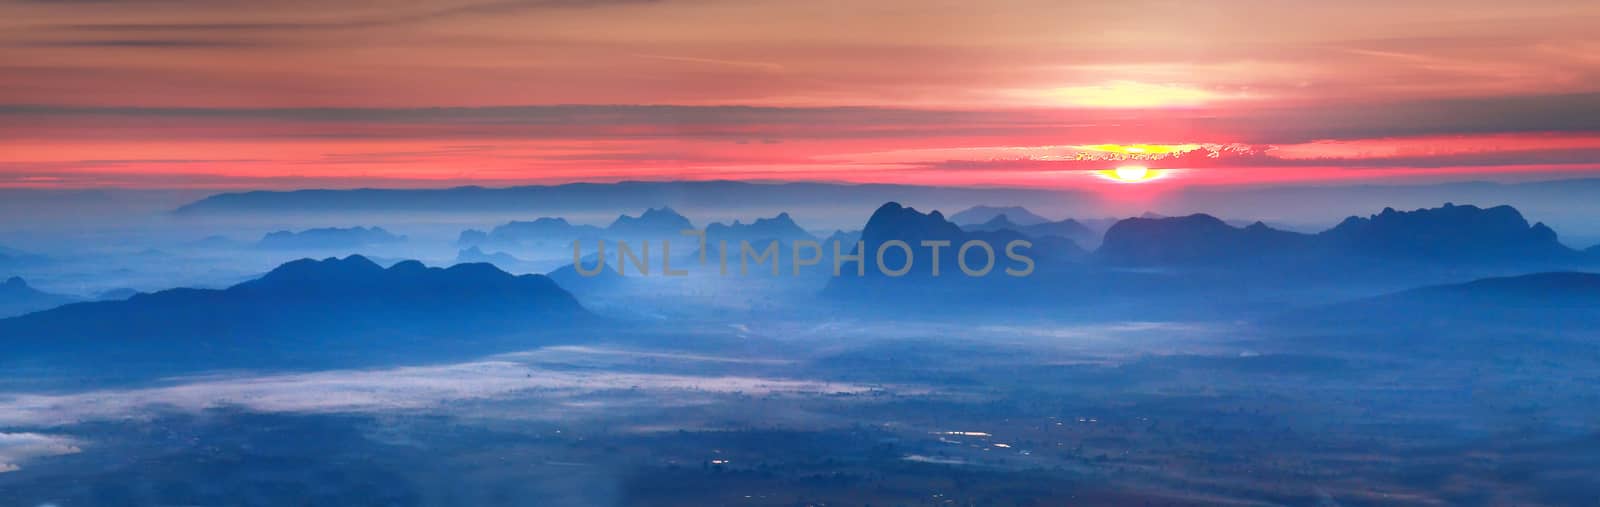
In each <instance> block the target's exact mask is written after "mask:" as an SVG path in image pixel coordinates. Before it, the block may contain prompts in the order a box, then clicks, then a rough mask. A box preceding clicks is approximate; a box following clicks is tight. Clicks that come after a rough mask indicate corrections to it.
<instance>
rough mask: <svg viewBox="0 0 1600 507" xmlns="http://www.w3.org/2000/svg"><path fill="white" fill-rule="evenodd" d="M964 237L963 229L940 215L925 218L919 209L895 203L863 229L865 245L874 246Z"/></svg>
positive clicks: (876, 212) (928, 214)
mask: <svg viewBox="0 0 1600 507" xmlns="http://www.w3.org/2000/svg"><path fill="white" fill-rule="evenodd" d="M961 235H962V231H961V228H960V227H956V224H953V223H950V222H949V221H947V220H945V219H944V215H942V214H940V213H939V212H938V211H934V212H932V213H927V214H924V213H921V212H919V211H917V210H916V208H908V207H904V206H901V205H900V203H897V202H892V201H891V202H889V203H886V204H884V205H883V206H880V207H878V210H877V211H874V212H873V213H872V217H871V218H868V219H867V225H866V227H864V228H862V229H861V239H862V241H866V242H867V243H868V244H871V245H876V244H878V243H881V242H884V241H889V240H894V239H899V240H903V241H907V242H909V243H912V244H916V243H915V241H913V240H920V239H932V238H941V239H948V238H955V237H960V236H961Z"/></svg>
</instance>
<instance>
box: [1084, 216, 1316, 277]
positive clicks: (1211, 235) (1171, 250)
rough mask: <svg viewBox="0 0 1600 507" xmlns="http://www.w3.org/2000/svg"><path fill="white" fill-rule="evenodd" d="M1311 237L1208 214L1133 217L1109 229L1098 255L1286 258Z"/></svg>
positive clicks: (1180, 260) (1153, 261)
mask: <svg viewBox="0 0 1600 507" xmlns="http://www.w3.org/2000/svg"><path fill="white" fill-rule="evenodd" d="M1308 239H1309V237H1308V236H1305V235H1302V234H1298V233H1293V232H1288V231H1281V230H1277V229H1273V228H1272V227H1269V226H1267V225H1266V224H1264V223H1261V222H1256V223H1254V224H1250V226H1248V227H1244V228H1236V227H1234V226H1232V225H1228V223H1227V222H1224V221H1222V219H1219V218H1217V217H1214V216H1211V215H1207V214H1204V213H1195V214H1193V215H1188V216H1182V217H1164V218H1142V217H1141V218H1129V219H1125V220H1120V221H1118V222H1117V223H1116V224H1113V225H1112V226H1111V228H1110V229H1109V230H1107V231H1106V234H1105V240H1104V242H1103V243H1102V244H1101V246H1100V249H1099V250H1098V251H1097V252H1096V255H1097V256H1099V257H1100V258H1101V260H1103V261H1106V262H1110V263H1114V264H1124V265H1183V264H1214V263H1229V262H1242V261H1248V260H1251V259H1259V258H1261V257H1273V256H1277V257H1283V256H1286V255H1287V254H1289V253H1291V252H1298V251H1300V250H1301V249H1303V248H1305V247H1306V246H1307V243H1308Z"/></svg>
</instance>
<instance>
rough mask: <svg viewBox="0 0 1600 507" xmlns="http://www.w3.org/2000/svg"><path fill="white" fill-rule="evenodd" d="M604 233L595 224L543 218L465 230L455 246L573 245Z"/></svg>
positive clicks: (557, 218) (558, 218)
mask: <svg viewBox="0 0 1600 507" xmlns="http://www.w3.org/2000/svg"><path fill="white" fill-rule="evenodd" d="M604 233H605V231H604V230H603V229H601V228H599V227H595V226H592V225H574V224H572V223H569V222H567V220H566V219H565V218H560V217H540V218H537V219H534V220H531V221H519V220H513V221H511V222H507V223H505V224H502V225H499V226H496V227H495V228H494V229H491V230H490V231H489V232H487V233H485V232H483V231H478V230H467V231H462V233H461V236H460V237H459V238H458V239H457V240H456V243H457V244H459V245H461V246H473V245H482V244H500V245H517V244H524V243H536V242H545V241H554V242H559V243H566V242H570V241H572V240H575V239H585V238H597V237H601V236H603V235H604Z"/></svg>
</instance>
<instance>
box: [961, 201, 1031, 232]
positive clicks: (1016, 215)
mask: <svg viewBox="0 0 1600 507" xmlns="http://www.w3.org/2000/svg"><path fill="white" fill-rule="evenodd" d="M1000 217H1006V221H1007V222H1008V223H1012V224H1016V225H1020V226H1028V225H1038V224H1042V223H1045V222H1049V221H1050V219H1048V218H1045V217H1042V216H1039V215H1035V214H1034V213H1033V212H1032V211H1028V208H1024V207H1022V206H973V207H971V208H967V209H964V210H961V211H958V212H956V213H955V214H953V215H950V221H951V222H953V223H955V224H956V225H960V226H963V227H965V226H969V225H977V224H982V223H986V222H989V221H991V220H994V219H996V218H1000Z"/></svg>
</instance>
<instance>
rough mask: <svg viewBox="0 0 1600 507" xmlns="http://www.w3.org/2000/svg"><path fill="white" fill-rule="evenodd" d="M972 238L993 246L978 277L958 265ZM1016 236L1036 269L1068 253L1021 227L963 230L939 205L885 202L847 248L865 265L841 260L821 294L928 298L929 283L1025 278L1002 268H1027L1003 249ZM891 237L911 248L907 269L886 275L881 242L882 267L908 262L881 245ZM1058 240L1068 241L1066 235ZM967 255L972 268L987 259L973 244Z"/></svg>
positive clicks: (976, 285)
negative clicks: (935, 244) (938, 244)
mask: <svg viewBox="0 0 1600 507" xmlns="http://www.w3.org/2000/svg"><path fill="white" fill-rule="evenodd" d="M974 240H977V241H982V242H985V243H987V244H988V245H989V246H990V247H991V248H992V249H993V252H994V257H993V262H994V264H993V267H992V271H990V272H988V273H987V274H985V275H984V276H982V277H969V276H967V275H966V274H964V273H963V272H962V271H961V268H960V265H959V259H958V255H959V254H958V249H959V248H960V246H961V245H962V244H964V243H966V242H968V241H974ZM1018 240H1021V241H1029V242H1030V243H1034V245H1033V246H1032V247H1028V248H1021V249H1019V250H1018V253H1020V254H1023V255H1025V256H1027V257H1029V258H1031V259H1033V260H1034V262H1035V263H1036V265H1035V268H1036V269H1039V270H1041V271H1048V270H1049V268H1050V266H1051V265H1050V263H1049V262H1048V261H1051V260H1053V259H1059V258H1063V257H1068V256H1069V254H1067V253H1064V252H1061V251H1058V250H1059V249H1060V248H1062V245H1048V244H1039V243H1037V242H1032V241H1031V240H1029V238H1028V237H1026V236H1024V235H1022V233H1019V232H1016V231H1013V230H998V231H967V230H963V229H962V228H961V227H960V226H957V225H956V224H955V223H953V222H950V221H949V220H946V219H945V217H944V215H943V214H941V213H940V212H938V211H931V212H928V213H923V212H920V211H917V210H916V209H915V208H908V207H905V206H901V205H900V204H899V203H896V202H890V203H887V204H884V205H883V206H881V207H879V208H878V209H877V211H875V212H873V214H872V216H871V217H870V218H868V219H867V223H866V226H865V227H863V228H862V229H861V239H860V244H859V246H861V247H862V248H859V249H858V248H850V250H849V251H850V252H851V253H852V254H854V255H859V256H861V258H862V262H863V263H865V265H866V266H865V268H864V269H858V268H857V265H856V264H855V263H851V264H848V265H844V266H843V269H841V276H838V277H835V278H833V279H831V280H829V281H828V285H827V288H826V289H825V290H824V294H825V295H827V296H828V297H831V298H843V299H877V300H880V301H887V300H897V301H899V300H905V299H906V298H907V297H908V296H909V297H913V298H915V299H920V300H928V299H930V297H929V294H932V292H928V290H929V289H937V290H939V291H951V290H953V291H960V292H966V291H969V290H973V291H976V292H977V293H982V292H985V291H991V290H997V289H998V288H1000V287H1009V286H1014V285H1018V284H1026V282H1024V281H1022V280H1023V279H1022V278H1016V277H1011V276H1008V275H1007V274H1005V270H1006V269H1007V268H1011V269H1016V270H1021V269H1025V268H1026V266H1025V265H1024V264H1022V263H1021V262H1020V261H1016V260H1014V259H1011V258H1009V257H1008V256H1007V253H1006V246H1007V245H1008V244H1010V243H1011V242H1012V241H1018ZM891 241H903V242H905V243H906V244H907V245H908V246H909V247H910V250H911V253H912V255H911V256H910V257H911V259H910V267H909V270H908V271H907V272H906V273H905V274H903V275H900V276H889V275H888V274H886V273H884V272H883V271H882V270H880V267H879V263H878V255H877V253H878V251H879V249H880V248H882V249H883V252H884V255H883V262H882V266H883V267H884V268H887V269H889V270H899V269H905V266H907V255H906V252H905V250H903V249H901V248H898V247H895V246H892V245H891V246H889V247H884V245H885V244H887V243H889V242H891ZM923 241H948V242H949V246H946V247H943V248H940V249H939V253H938V255H937V256H935V255H934V254H933V251H932V249H931V248H929V247H925V246H922V245H921V243H922V242H923ZM1062 241H1064V242H1065V244H1067V245H1071V241H1070V240H1062ZM846 246H847V247H848V245H846ZM1071 248H1076V245H1072V246H1071ZM842 251H844V249H843V248H841V252H842ZM968 255H969V267H971V268H973V269H981V268H983V266H984V265H985V264H986V262H987V261H988V259H989V258H988V256H987V255H986V254H985V253H984V252H983V251H982V250H978V249H974V250H973V251H971V252H969V254H968ZM935 258H937V264H938V269H939V272H938V276H934V271H933V268H934V264H935ZM818 267H820V268H823V269H827V270H829V271H830V272H831V270H832V266H818ZM858 273H860V274H858ZM883 298H888V299H887V300H886V299H883Z"/></svg>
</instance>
